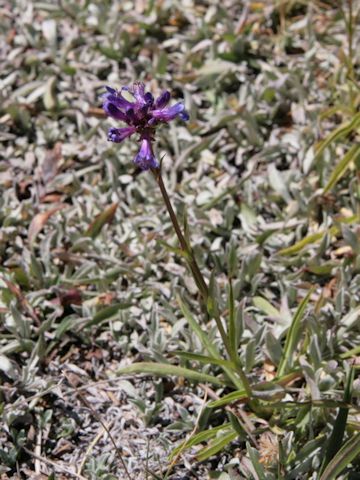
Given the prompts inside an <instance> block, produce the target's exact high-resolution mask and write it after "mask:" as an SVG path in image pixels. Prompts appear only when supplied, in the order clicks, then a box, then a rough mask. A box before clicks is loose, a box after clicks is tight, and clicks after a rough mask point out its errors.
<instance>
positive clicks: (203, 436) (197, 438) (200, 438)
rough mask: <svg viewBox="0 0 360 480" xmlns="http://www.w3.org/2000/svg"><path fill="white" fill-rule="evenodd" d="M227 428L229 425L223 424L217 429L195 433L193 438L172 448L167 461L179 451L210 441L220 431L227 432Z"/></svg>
mask: <svg viewBox="0 0 360 480" xmlns="http://www.w3.org/2000/svg"><path fill="white" fill-rule="evenodd" d="M229 428H231V424H230V423H225V424H224V425H219V426H218V427H214V428H211V429H209V430H204V431H203V432H199V433H197V434H196V435H194V436H193V437H190V438H189V439H188V440H185V441H184V442H182V443H181V444H180V445H179V446H178V447H176V448H174V450H173V451H172V452H171V454H170V456H169V459H170V460H171V459H173V458H174V457H175V456H176V455H177V454H178V453H179V452H180V451H183V450H185V449H186V448H191V447H193V446H194V445H198V444H199V443H202V442H206V441H208V440H211V439H212V438H214V437H216V435H217V434H218V432H220V431H222V430H224V431H225V430H228V429H229Z"/></svg>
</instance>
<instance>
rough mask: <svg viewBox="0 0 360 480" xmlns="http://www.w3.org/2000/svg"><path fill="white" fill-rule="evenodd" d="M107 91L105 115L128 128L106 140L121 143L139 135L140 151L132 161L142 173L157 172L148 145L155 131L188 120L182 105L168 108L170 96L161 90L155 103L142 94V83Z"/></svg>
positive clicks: (115, 130)
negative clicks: (129, 96) (168, 124)
mask: <svg viewBox="0 0 360 480" xmlns="http://www.w3.org/2000/svg"><path fill="white" fill-rule="evenodd" d="M106 90H107V91H106V93H105V94H104V95H103V99H104V103H103V108H104V110H105V113H106V114H107V115H108V116H109V117H112V118H114V119H115V120H120V121H122V122H125V123H126V124H127V127H124V128H110V130H109V133H108V140H110V141H111V142H115V143H120V142H122V141H123V140H124V139H125V138H127V137H130V136H131V135H133V134H134V133H137V134H139V135H140V137H139V139H140V142H141V143H140V150H139V152H138V154H137V155H136V156H135V158H134V163H135V164H136V165H137V166H138V167H140V168H141V169H142V170H149V169H151V168H159V162H158V161H157V159H156V157H155V155H154V152H153V148H152V143H151V142H152V141H153V140H154V134H155V130H156V128H157V126H159V125H160V124H162V123H168V122H170V121H171V120H174V119H175V118H176V117H179V118H180V119H181V120H188V119H189V115H188V113H187V112H186V110H185V106H184V104H183V103H181V102H179V103H176V104H175V105H173V106H171V107H168V106H167V105H168V103H169V101H170V92H168V91H167V90H164V91H163V92H162V93H161V94H160V96H159V97H158V98H157V99H156V100H155V99H154V97H153V96H152V94H151V93H150V92H145V85H144V84H143V83H135V84H134V85H133V86H132V87H131V88H129V87H123V88H122V89H121V90H120V91H118V90H115V89H114V88H111V87H106ZM123 91H127V92H129V93H130V94H131V96H132V97H133V101H130V100H128V99H127V98H125V97H124V95H123V94H122V92H123Z"/></svg>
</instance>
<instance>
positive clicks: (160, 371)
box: [116, 362, 226, 387]
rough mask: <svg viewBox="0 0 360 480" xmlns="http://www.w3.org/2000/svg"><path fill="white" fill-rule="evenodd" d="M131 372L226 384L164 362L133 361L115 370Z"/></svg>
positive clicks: (209, 376)
mask: <svg viewBox="0 0 360 480" xmlns="http://www.w3.org/2000/svg"><path fill="white" fill-rule="evenodd" d="M131 373H142V374H150V375H155V376H156V377H167V376H170V375H173V376H175V377H185V378H187V379H189V380H194V381H195V382H208V383H212V384H213V385H219V386H222V387H224V386H226V382H224V381H223V380H221V379H219V378H217V377H213V376H212V375H207V374H206V373H202V372H197V371H195V370H190V369H188V368H183V367H178V366H177V365H170V364H166V363H155V362H154V363H153V362H141V363H133V364H132V365H129V366H127V367H123V368H120V369H119V370H117V372H116V374H117V375H128V374H131Z"/></svg>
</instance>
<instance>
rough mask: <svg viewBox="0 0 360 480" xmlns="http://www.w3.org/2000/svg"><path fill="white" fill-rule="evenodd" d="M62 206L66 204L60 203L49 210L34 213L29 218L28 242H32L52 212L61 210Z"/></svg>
mask: <svg viewBox="0 0 360 480" xmlns="http://www.w3.org/2000/svg"><path fill="white" fill-rule="evenodd" d="M64 207H66V205H64V204H61V205H58V206H57V207H55V208H52V209H51V210H48V211H46V212H41V213H38V214H37V215H35V217H34V218H33V219H32V220H31V223H30V226H29V230H28V239H29V242H30V243H32V242H33V241H34V240H35V238H36V237H37V235H38V234H39V233H40V232H41V230H42V229H43V227H44V226H45V225H46V223H47V221H48V220H49V218H50V217H51V216H52V215H54V213H56V212H58V211H59V210H62V209H63V208H64Z"/></svg>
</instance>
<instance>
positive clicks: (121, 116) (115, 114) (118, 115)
mask: <svg viewBox="0 0 360 480" xmlns="http://www.w3.org/2000/svg"><path fill="white" fill-rule="evenodd" d="M103 109H104V110H105V113H106V114H107V115H109V117H112V118H115V119H116V120H122V121H123V122H126V121H127V118H126V115H125V113H124V112H122V111H121V110H119V109H118V108H117V107H116V106H115V105H114V104H113V103H110V102H108V101H106V102H105V103H104V105H103Z"/></svg>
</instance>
